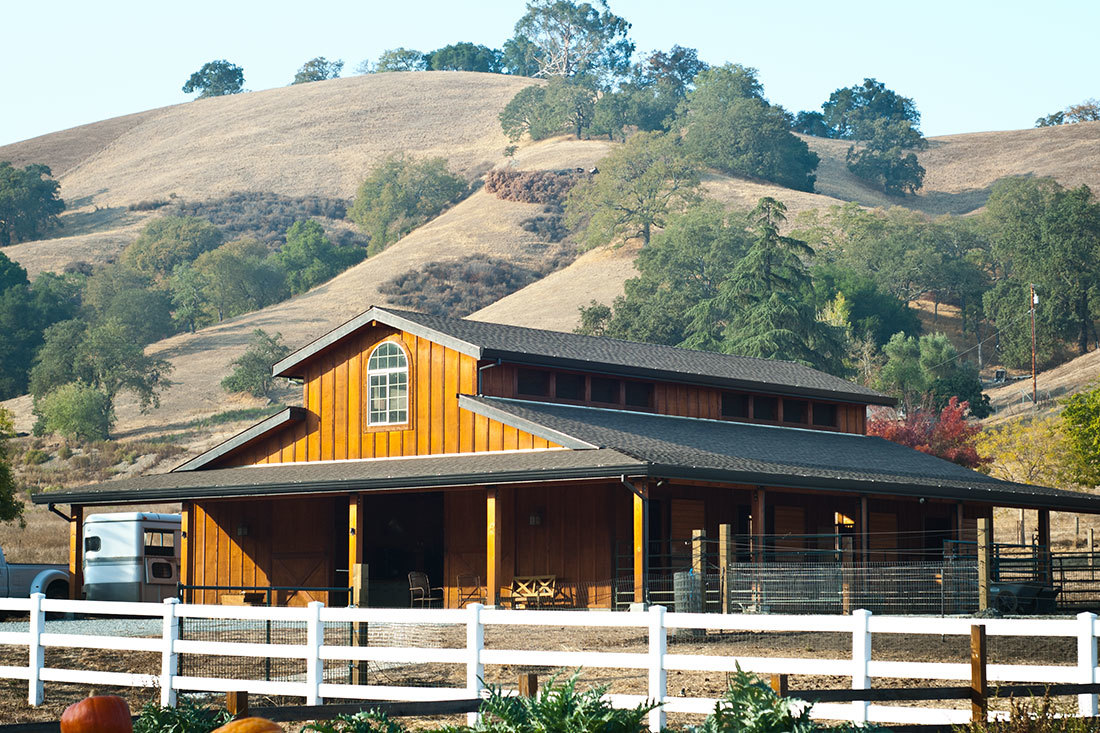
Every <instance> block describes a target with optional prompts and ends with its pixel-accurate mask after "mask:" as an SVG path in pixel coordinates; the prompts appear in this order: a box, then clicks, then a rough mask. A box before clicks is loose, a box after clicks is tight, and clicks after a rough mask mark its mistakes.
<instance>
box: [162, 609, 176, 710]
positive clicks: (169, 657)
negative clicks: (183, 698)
mask: <svg viewBox="0 0 1100 733" xmlns="http://www.w3.org/2000/svg"><path fill="white" fill-rule="evenodd" d="M179 602H180V599H178V598H165V599H164V626H163V628H162V630H161V639H162V640H163V642H164V646H163V647H161V650H160V705H161V707H171V708H174V707H176V691H175V689H173V688H172V676H173V675H175V674H176V664H177V662H178V658H177V655H176V642H177V641H178V640H179V638H180V619H179V616H177V615H176V606H178V605H179Z"/></svg>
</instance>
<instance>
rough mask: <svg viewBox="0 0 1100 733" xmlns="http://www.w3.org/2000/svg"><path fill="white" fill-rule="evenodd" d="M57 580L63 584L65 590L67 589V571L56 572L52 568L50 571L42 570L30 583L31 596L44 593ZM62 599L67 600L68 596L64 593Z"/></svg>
mask: <svg viewBox="0 0 1100 733" xmlns="http://www.w3.org/2000/svg"><path fill="white" fill-rule="evenodd" d="M58 580H60V581H62V582H63V583H64V584H65V588H66V589H67V588H68V587H69V582H70V581H69V573H68V572H67V571H65V570H56V569H52V568H51V569H50V570H43V571H42V572H41V573H39V574H38V575H36V576H34V580H33V581H32V582H31V591H30V592H31V594H34V593H46V591H47V590H48V589H49V587H50V584H51V583H54V582H56V581H58ZM63 597H65V598H68V594H67V593H66V594H65V596H63Z"/></svg>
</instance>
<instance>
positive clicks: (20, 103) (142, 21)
mask: <svg viewBox="0 0 1100 733" xmlns="http://www.w3.org/2000/svg"><path fill="white" fill-rule="evenodd" d="M611 8H612V10H613V11H614V12H616V13H617V14H619V15H622V16H623V17H625V18H626V19H627V20H629V21H630V22H631V23H633V29H632V32H631V35H632V37H633V39H634V41H635V42H636V44H637V46H638V49H639V51H647V50H650V49H654V48H662V49H667V48H668V47H670V46H672V44H674V43H679V44H681V45H684V46H692V47H695V48H698V49H699V53H700V56H701V57H702V58H703V59H704V60H706V61H708V62H710V63H712V64H719V63H723V62H725V61H732V62H737V63H741V64H745V65H747V66H754V67H756V68H757V69H759V70H760V79H761V80H762V81H763V83H764V87H765V92H766V94H767V96H768V98H769V99H771V101H773V102H775V103H778V104H782V105H783V106H784V107H786V108H787V109H789V110H791V111H798V110H801V109H817V108H819V107H820V105H821V103H822V102H823V101H824V100H825V99H826V98H827V97H828V96H829V93H830V92H832V91H833V90H834V89H836V88H838V87H842V86H849V85H851V84H855V83H858V82H859V81H861V80H862V79H863V78H864V77H866V76H870V77H875V78H877V79H878V80H879V81H882V82H884V83H885V84H886V85H887V86H888V87H890V88H892V89H894V90H895V91H897V92H899V93H901V94H904V95H906V96H909V97H912V98H913V99H914V100H915V101H916V103H917V107H918V109H919V110H920V111H921V114H922V116H923V120H922V129H923V131H924V132H925V134H927V135H944V134H950V133H956V132H977V131H982V130H1004V129H1016V128H1022V127H1031V126H1032V124H1033V123H1034V120H1035V118H1037V117H1039V116H1040V115H1044V114H1047V113H1050V112H1053V111H1055V110H1058V109H1061V108H1063V107H1065V106H1066V105H1069V104H1071V103H1075V102H1079V101H1082V100H1084V99H1086V98H1089V97H1100V73H1098V72H1100V62H1098V60H1097V55H1096V45H1095V44H1096V31H1097V28H1100V2H1096V0H1064V1H1062V2H1059V1H1058V0H1054V1H1053V2H1048V3H1042V2H1036V1H1035V0H1027V2H1017V1H1016V0H999V1H998V2H993V1H985V0H983V1H975V0H954V1H953V2H944V1H942V0H932V1H930V2H924V3H920V2H909V3H900V2H892V1H891V0H874V1H871V0H860V1H858V2H854V1H843V0H842V1H840V2H820V1H819V0H818V1H816V2H801V1H799V2H794V1H789V2H786V3H776V2H764V1H761V0H757V1H756V2H751V3H750V2H741V1H740V0H738V1H736V2H734V1H722V0H709V1H704V0H612V2H611ZM523 10H524V3H523V0H484V1H478V2H458V1H456V0H449V1H448V0H417V1H416V2H385V3H382V2H378V0H357V1H355V2H346V3H339V2H326V1H324V0H314V1H313V2H283V1H282V0H271V1H269V2H264V3H260V2H235V1H234V0H221V1H220V2H209V1H207V0H193V1H192V2H150V1H149V0H142V1H141V2H137V1H125V2H122V1H114V0H107V1H106V2H101V3H89V2H77V1H76V0H60V2H52V3H46V2H29V1H24V0H5V2H4V5H3V10H2V12H0V27H2V28H3V30H4V33H3V40H0V100H2V104H0V145H2V144H6V143H10V142H15V141H17V140H23V139H26V138H30V137H34V136H36V135H42V134H45V133H47V132H52V131H55V130H63V129H66V128H69V127H73V126H75V125H80V124H84V123H86V122H95V121H97V120H101V119H106V118H109V117H114V116H118V115H123V114H128V113H130V112H139V111H142V110H146V109H151V108H155V107H161V106H164V105H169V104H175V103H178V102H184V101H186V100H187V99H189V97H188V95H185V94H183V92H182V91H180V87H181V86H182V85H183V83H184V82H185V81H186V80H187V77H188V76H190V74H191V72H193V71H196V70H197V69H198V68H199V67H200V66H202V64H203V63H205V62H207V61H210V60H212V59H220V58H225V59H228V60H229V61H232V62H233V63H236V64H238V65H240V66H242V67H243V68H244V71H245V86H246V87H247V88H248V89H252V90H260V89H268V88H271V87H278V86H283V85H285V84H287V83H289V82H290V80H291V78H292V77H293V76H294V72H295V71H296V70H297V68H298V67H299V66H301V64H302V63H303V62H304V61H306V60H307V59H309V58H312V57H314V56H325V57H327V58H329V59H336V58H342V59H344V61H345V64H346V65H345V75H347V74H348V73H351V71H352V69H354V68H355V66H356V65H357V64H358V63H359V62H360V61H362V60H363V59H365V58H371V59H373V58H376V57H377V56H378V54H379V53H380V52H381V51H382V50H383V49H386V48H392V47H395V46H406V47H411V48H416V49H419V50H422V51H428V50H432V49H434V48H438V47H440V46H443V45H446V44H448V43H452V42H456V41H473V42H476V43H484V44H486V45H492V46H497V47H499V46H500V45H501V44H502V43H503V42H504V41H505V40H506V39H507V38H508V37H509V36H511V34H512V26H513V25H514V24H515V21H516V20H517V19H518V18H519V17H520V15H522V14H523Z"/></svg>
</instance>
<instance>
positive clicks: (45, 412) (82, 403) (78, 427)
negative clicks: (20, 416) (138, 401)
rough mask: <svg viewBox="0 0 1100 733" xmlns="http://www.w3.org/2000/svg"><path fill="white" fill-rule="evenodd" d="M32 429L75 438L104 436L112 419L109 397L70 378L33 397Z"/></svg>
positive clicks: (87, 438)
mask: <svg viewBox="0 0 1100 733" xmlns="http://www.w3.org/2000/svg"><path fill="white" fill-rule="evenodd" d="M34 414H35V415H37V416H38V422H37V423H36V424H35V426H34V427H35V433H36V434H41V433H43V432H44V433H57V434H58V435H62V436H64V437H66V438H75V439H77V440H104V439H106V438H107V435H108V434H109V432H110V429H111V423H112V422H114V411H113V410H112V409H111V400H110V398H108V397H107V395H106V394H104V393H103V392H101V391H100V390H98V389H96V388H95V387H92V386H91V385H89V384H85V383H84V382H70V383H68V384H63V385H61V386H60V387H57V388H56V389H54V390H51V391H50V392H48V393H46V394H45V395H43V396H42V397H41V398H40V399H38V400H35V405H34Z"/></svg>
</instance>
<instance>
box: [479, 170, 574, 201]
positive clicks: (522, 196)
mask: <svg viewBox="0 0 1100 733" xmlns="http://www.w3.org/2000/svg"><path fill="white" fill-rule="evenodd" d="M583 175H584V174H582V173H577V172H576V171H510V170H495V171H489V172H488V173H486V174H485V190H486V191H488V192H489V193H492V194H495V195H496V197H497V198H498V199H504V200H505V201H519V202H520V203H524V204H553V205H555V206H560V205H561V203H562V202H563V201H564V200H565V197H566V196H567V195H568V194H569V191H570V190H571V189H572V188H573V186H575V185H576V184H577V181H579V180H580V179H581V177H582V176H583Z"/></svg>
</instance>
